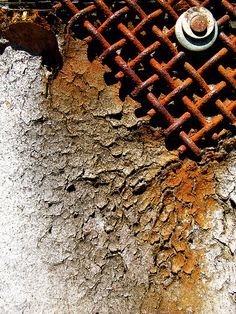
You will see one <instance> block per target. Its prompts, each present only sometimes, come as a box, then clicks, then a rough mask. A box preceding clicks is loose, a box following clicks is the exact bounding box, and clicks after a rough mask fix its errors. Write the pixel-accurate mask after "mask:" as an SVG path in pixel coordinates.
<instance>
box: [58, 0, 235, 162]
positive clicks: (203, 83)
mask: <svg viewBox="0 0 236 314" xmlns="http://www.w3.org/2000/svg"><path fill="white" fill-rule="evenodd" d="M192 6H204V7H206V8H208V9H209V10H210V11H211V12H212V13H213V15H214V17H215V19H216V20H217V24H218V27H219V35H218V38H217V40H216V42H215V44H214V45H213V46H212V47H211V48H210V49H208V50H207V51H206V52H194V53H193V52H190V51H187V50H186V49H185V48H183V47H182V46H181V45H180V44H179V43H178V42H177V40H176V37H175V24H176V21H177V20H178V18H179V16H180V15H181V14H182V13H183V12H184V11H186V10H187V9H189V8H190V7H192ZM56 8H57V9H60V10H63V8H64V10H67V9H69V11H70V14H72V17H71V19H70V21H69V24H68V27H69V28H70V27H72V26H74V27H75V25H77V27H78V29H77V31H78V32H79V33H80V35H82V36H84V38H86V40H87V41H88V42H95V43H96V45H94V48H95V50H97V51H98V52H99V51H100V52H99V54H100V55H99V60H100V61H101V62H105V63H107V64H108V65H111V64H112V66H113V67H114V69H115V70H117V72H116V74H115V77H116V78H117V79H122V80H124V79H125V80H126V84H127V86H128V89H130V94H131V95H132V96H133V97H134V98H136V99H137V101H139V102H140V103H141V105H142V110H140V112H142V114H143V116H148V117H151V119H152V121H156V122H157V123H159V124H161V125H162V126H163V128H164V134H165V136H166V138H170V139H172V141H173V142H176V143H179V144H177V145H178V147H176V148H178V151H179V152H180V153H183V152H185V151H186V150H190V151H191V152H192V153H194V154H195V155H197V156H199V155H200V154H201V147H203V145H204V142H207V140H208V139H213V140H214V141H216V140H217V139H218V138H219V136H220V134H221V133H222V130H223V129H225V127H226V126H232V125H233V126H235V123H236V117H235V115H234V110H235V108H236V101H235V87H236V78H235V76H236V71H235V69H233V67H234V57H235V52H236V38H235V36H233V34H232V33H233V30H234V25H233V23H232V20H233V18H234V17H235V15H236V7H235V5H234V4H233V3H232V2H230V1H227V0H215V1H214V0H213V1H211V0H205V1H196V0H180V1H176V0H166V1H164V0H155V1H149V0H146V1H139V0H124V1H119V0H118V1H105V0H93V1H90V2H88V1H78V2H77V3H73V2H71V1H70V0H60V2H58V3H57V5H56ZM98 44H99V45H98Z"/></svg>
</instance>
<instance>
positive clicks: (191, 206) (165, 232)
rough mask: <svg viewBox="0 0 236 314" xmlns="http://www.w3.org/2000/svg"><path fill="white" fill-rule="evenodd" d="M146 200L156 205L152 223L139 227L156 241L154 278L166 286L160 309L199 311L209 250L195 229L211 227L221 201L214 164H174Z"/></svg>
mask: <svg viewBox="0 0 236 314" xmlns="http://www.w3.org/2000/svg"><path fill="white" fill-rule="evenodd" d="M160 182H161V183H160ZM160 199H161V202H160ZM145 200H146V201H147V200H149V201H150V204H151V205H152V206H153V208H155V207H156V206H157V207H158V210H156V220H155V221H154V222H153V227H152V228H150V230H148V231H146V232H145V231H143V230H142V229H143V228H142V227H140V236H141V238H142V239H143V240H144V241H147V242H149V243H150V244H151V245H153V252H154V257H155V267H154V268H153V269H151V271H150V273H151V275H150V277H151V282H152V281H153V282H156V283H157V282H159V283H161V284H162V285H163V286H164V287H165V288H164V289H163V291H162V293H163V294H162V301H161V303H160V307H159V309H158V311H157V313H163V314H164V313H189V312H188V310H187V309H188V308H191V309H192V310H193V313H198V311H199V309H200V308H201V300H202V294H203V291H206V287H204V285H203V283H202V275H203V274H204V269H203V268H202V261H203V260H204V253H205V252H204V249H203V248H201V245H200V243H198V240H197V239H194V238H193V234H194V231H196V230H199V231H200V230H207V229H208V228H211V218H210V217H211V214H212V213H213V212H214V210H215V209H216V205H217V202H216V200H215V180H214V171H213V168H212V167H211V165H210V164H209V166H200V165H198V164H197V163H196V162H194V161H191V160H185V161H184V162H183V163H182V164H181V165H176V166H174V167H173V166H171V167H170V168H169V169H167V170H163V174H162V176H161V177H159V178H158V180H154V181H153V182H152V184H151V186H150V187H149V188H148V190H147V191H146V193H144V195H143V196H142V202H145ZM144 215H150V213H148V212H146V213H144ZM146 219H148V218H147V217H146ZM142 220H144V218H142ZM195 234H196V233H195ZM197 244H199V246H198V245H197ZM175 298H177V299H176V300H175ZM178 308H179V310H178ZM144 313H145V311H144Z"/></svg>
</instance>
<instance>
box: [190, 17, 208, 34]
mask: <svg viewBox="0 0 236 314" xmlns="http://www.w3.org/2000/svg"><path fill="white" fill-rule="evenodd" d="M207 24H208V23H207V18H206V17H205V16H203V15H196V16H194V17H193V18H192V19H191V21H190V27H191V29H192V31H193V32H195V33H203V32H205V31H206V30H207Z"/></svg>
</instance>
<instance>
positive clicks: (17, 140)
mask: <svg viewBox="0 0 236 314" xmlns="http://www.w3.org/2000/svg"><path fill="white" fill-rule="evenodd" d="M86 52H87V47H86V46H85V45H84V44H82V43H80V42H79V43H74V42H73V41H72V43H71V44H70V45H69V47H67V50H66V52H65V63H64V66H63V68H62V70H61V72H60V73H59V75H58V77H57V78H55V80H54V81H53V83H52V86H51V97H49V98H48V99H47V100H45V97H44V95H43V92H44V86H43V85H44V84H43V81H44V79H43V77H44V75H45V73H44V69H43V68H42V67H41V60H40V58H39V57H33V56H31V55H29V54H28V53H26V52H24V51H15V50H13V49H12V48H11V47H8V48H6V49H5V51H4V53H3V54H2V55H1V56H0V124H1V129H0V165H1V172H0V185H1V193H0V239H1V241H0V248H1V255H0V312H1V313H82V314H83V313H84V314H87V313H94V314H95V313H100V314H105V313H122V314H123V313H219V314H220V313H222V310H224V313H234V312H235V303H234V296H235V292H236V284H235V278H236V276H235V275H236V267H235V254H236V252H235V250H236V236H235V225H236V223H235V165H236V163H235V156H234V155H235V154H234V153H232V152H231V153H229V155H228V156H226V157H225V160H224V161H221V162H212V163H211V164H209V167H211V169H212V172H213V173H214V180H215V186H214V187H215V189H216V194H215V196H214V198H215V203H214V204H215V205H214V210H213V211H211V213H210V216H211V217H210V218H211V219H210V227H209V228H207V229H204V228H201V227H199V226H198V225H196V224H195V225H194V227H193V228H192V229H191V233H193V237H192V242H191V243H190V244H189V245H190V247H191V248H192V249H195V248H196V247H197V248H201V249H203V251H202V252H203V253H202V257H201V260H200V261H199V264H200V266H201V268H200V269H201V271H200V272H199V273H200V275H199V277H198V278H197V279H196V280H195V281H193V283H194V285H195V286H196V291H197V287H198V286H199V289H200V290H201V289H202V287H203V289H202V294H201V293H198V292H196V294H193V296H192V299H191V300H190V303H192V304H189V303H188V302H187V301H186V300H183V302H182V301H181V298H183V294H186V291H189V290H188V277H186V278H187V279H186V280H185V281H183V280H182V279H183V278H181V276H180V275H178V274H177V275H176V274H173V273H171V275H168V276H169V277H168V278H170V279H168V280H169V281H168V280H167V284H165V282H164V281H162V279H161V277H160V279H159V269H158V268H157V269H156V267H157V265H158V263H157V262H158V261H156V259H157V256H158V255H157V253H156V250H157V249H158V248H159V247H158V246H157V244H156V243H155V240H154V241H153V242H152V241H147V240H145V239H144V238H143V237H142V236H140V235H142V232H143V231H149V230H151V229H152V226H153V224H154V221H156V220H157V219H158V213H159V209H160V208H161V205H160V203H161V202H162V200H161V195H159V194H158V188H159V186H160V185H161V183H162V182H163V181H165V176H166V173H167V172H168V169H169V167H170V166H171V165H175V166H176V167H181V163H180V162H179V161H178V158H177V155H176V154H175V153H174V152H169V151H167V150H166V148H165V145H164V141H163V139H162V137H161V136H158V134H156V133H155V136H154V132H152V130H150V129H149V128H148V127H146V126H141V127H140V128H139V127H138V126H137V125H139V124H138V120H137V119H136V118H135V116H134V110H135V108H136V106H137V105H136V104H135V103H134V102H133V101H132V100H131V99H130V98H128V97H127V98H126V100H125V101H121V100H120V98H119V85H118V84H117V85H113V86H107V85H106V84H105V81H104V78H103V75H104V72H105V70H106V69H105V68H104V67H103V66H101V65H99V63H97V61H93V62H92V63H90V62H89V61H88V60H87V53H86ZM150 191H151V192H150ZM192 223H193V224H194V221H193V222H192ZM158 232H159V231H158V230H157V233H158ZM170 268H171V264H170ZM153 269H154V270H153ZM170 272H171V271H170ZM186 282H187V284H186ZM191 287H192V286H191ZM191 289H192V288H191ZM193 290H194V289H193ZM203 291H204V293H203ZM185 297H186V296H185ZM183 299H184V298H183ZM195 299H196V305H194V304H193V303H194V300H195ZM173 301H176V302H177V303H178V306H176V305H174V306H173V305H172V303H173Z"/></svg>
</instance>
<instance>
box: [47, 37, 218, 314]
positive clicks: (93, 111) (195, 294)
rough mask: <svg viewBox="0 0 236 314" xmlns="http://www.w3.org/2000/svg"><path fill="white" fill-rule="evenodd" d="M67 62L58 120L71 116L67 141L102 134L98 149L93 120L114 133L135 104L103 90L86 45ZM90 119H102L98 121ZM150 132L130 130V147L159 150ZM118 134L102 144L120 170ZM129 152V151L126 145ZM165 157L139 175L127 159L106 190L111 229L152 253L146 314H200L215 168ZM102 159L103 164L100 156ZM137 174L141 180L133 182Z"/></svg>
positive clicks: (73, 48)
mask: <svg viewBox="0 0 236 314" xmlns="http://www.w3.org/2000/svg"><path fill="white" fill-rule="evenodd" d="M64 58H65V60H64V66H63V68H62V70H61V71H60V72H59V74H58V76H57V78H56V79H55V80H54V81H53V82H52V86H51V98H50V101H49V103H48V106H49V107H50V108H53V109H55V110H56V111H57V112H58V123H60V113H65V114H66V115H68V132H69V134H70V136H75V137H76V136H77V132H78V130H80V129H81V128H84V130H86V132H88V133H89V134H90V132H92V130H97V131H95V135H94V133H93V136H95V145H97V142H96V137H97V136H98V135H97V134H96V132H100V131H99V130H98V129H97V125H96V123H97V122H98V121H100V120H101V121H102V123H103V124H104V130H103V133H104V135H105V134H106V133H107V134H109V133H110V131H107V129H106V128H107V124H109V123H110V120H109V119H110V117H111V116H116V115H118V116H119V118H118V122H117V123H119V124H115V126H116V127H117V125H118V126H119V127H121V128H124V125H123V123H126V122H125V118H124V116H125V111H126V110H127V108H128V107H129V106H135V103H134V102H133V101H132V99H130V98H127V100H126V101H122V100H121V99H120V98H119V97H118V93H117V92H118V90H119V85H117V84H116V85H112V86H109V87H107V86H106V83H105V81H104V73H105V69H106V68H105V67H104V66H102V65H100V64H99V63H98V62H97V61H96V60H94V61H93V62H92V63H90V62H89V60H88V58H87V45H86V44H85V43H83V42H81V41H76V40H74V39H72V38H69V39H68V42H67V44H66V45H65V47H64ZM132 109H133V108H132ZM50 110H51V109H50ZM72 113H73V115H72ZM127 115H128V114H127ZM92 116H93V117H96V119H98V120H96V122H95V124H94V121H92V120H91V119H92V118H91V117H92ZM70 117H71V118H70ZM116 119H117V117H116ZM119 119H120V120H119ZM123 119H124V120H123ZM127 123H128V122H127ZM136 123H137V119H136ZM114 130H116V128H113V131H114ZM115 132H117V131H115ZM151 132H152V131H151V130H150V129H148V130H147V129H146V128H145V126H142V132H141V131H140V130H132V131H131V133H132V134H133V135H129V136H133V137H132V141H133V144H132V145H133V149H136V147H137V146H138V145H139V144H140V141H141V143H142V145H143V147H149V148H156V147H157V142H156V141H155V140H153V137H152V134H150V133H151ZM91 134H92V133H91ZM129 134H130V133H129ZM140 134H141V135H140ZM156 136H159V145H160V146H162V147H164V141H163V137H161V135H160V134H159V135H156ZM119 137H120V136H118V137H117V138H116V139H115V137H113V139H112V140H111V143H109V144H106V143H105V142H104V143H102V144H103V145H105V146H106V149H107V151H109V152H110V153H111V154H112V155H113V156H115V158H116V164H117V165H118V164H119V162H120V161H122V159H123V158H124V159H125V157H124V156H125V154H124V150H122V149H121V148H120V149H118V146H116V149H115V148H114V147H113V145H115V144H117V143H118V139H119ZM137 138H138V141H137V142H136V140H137ZM116 141H117V143H116ZM129 143H131V142H130V141H129ZM84 145H85V146H86V145H87V143H84ZM130 145H131V144H129V146H130ZM84 149H85V148H84ZM86 149H87V148H86ZM94 149H96V148H95V147H94ZM125 149H126V151H127V152H129V150H128V148H127V147H126V148H125ZM165 154H166V153H165ZM165 154H163V155H161V156H160V160H159V162H160V164H159V165H158V162H157V160H158V158H156V159H155V158H154V157H153V158H154V159H155V160H156V161H155V162H156V164H155V163H154V165H153V166H148V167H146V166H145V163H144V167H143V168H142V167H140V168H137V169H136V171H134V170H132V169H133V168H132V166H130V167H131V170H129V166H128V165H127V164H126V162H125V166H124V168H125V170H126V171H127V175H126V177H125V178H124V179H123V181H121V183H119V188H114V191H113V190H111V191H107V192H106V199H107V198H108V199H111V200H112V202H114V203H116V204H118V205H117V209H114V208H115V206H113V207H112V211H115V213H116V215H117V217H119V218H115V219H113V222H114V226H115V227H114V229H115V230H116V228H117V230H118V227H119V222H118V221H120V220H122V224H126V225H127V226H128V227H129V228H130V229H131V230H132V232H133V236H135V237H136V238H137V239H138V241H139V243H140V245H143V244H145V243H147V244H148V245H150V246H151V248H152V254H153V265H152V267H150V269H149V284H150V290H149V291H148V293H147V294H146V296H145V297H143V305H142V309H141V313H161V314H165V313H171V314H172V313H173V314H174V313H190V312H189V311H190V309H191V311H192V312H193V313H199V310H200V309H201V306H202V296H203V294H204V293H205V292H206V291H207V287H205V286H204V285H203V282H202V277H203V274H204V269H203V267H202V262H203V261H204V258H205V257H204V254H205V251H204V248H202V247H201V243H200V242H198V239H197V237H196V235H197V234H198V232H201V231H202V230H207V229H209V228H211V214H212V213H213V212H214V210H215V207H216V204H217V201H216V200H215V179H214V168H213V166H212V163H211V162H209V164H208V163H205V164H201V165H200V164H198V163H197V162H195V161H192V160H188V159H186V160H184V161H182V162H180V161H178V158H177V156H176V155H172V156H170V155H168V156H169V157H168V158H169V159H168V158H167V157H166V155H165ZM99 158H101V161H100V163H101V164H102V157H99ZM141 158H143V157H142V156H141V157H140V159H141ZM165 158H166V159H165ZM103 161H104V160H103ZM106 166H107V165H106ZM106 171H107V172H109V170H106ZM132 173H133V174H132ZM138 173H140V174H141V179H137V178H135V176H136V175H137V176H138ZM119 176H120V172H117V173H116V174H115V178H114V182H116V181H117V182H119V179H120V177H119ZM83 180H84V179H83ZM89 180H91V182H93V181H94V182H95V183H94V186H95V187H96V185H95V184H99V183H96V182H98V181H97V179H95V178H91V179H89ZM117 190H119V196H117V194H118V192H117ZM100 197H102V196H101V195H100ZM99 206H100V208H104V207H105V206H106V203H105V201H104V203H103V201H102V200H101V201H99ZM117 219H118V220H117ZM112 230H113V229H112ZM153 287H155V288H153Z"/></svg>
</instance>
